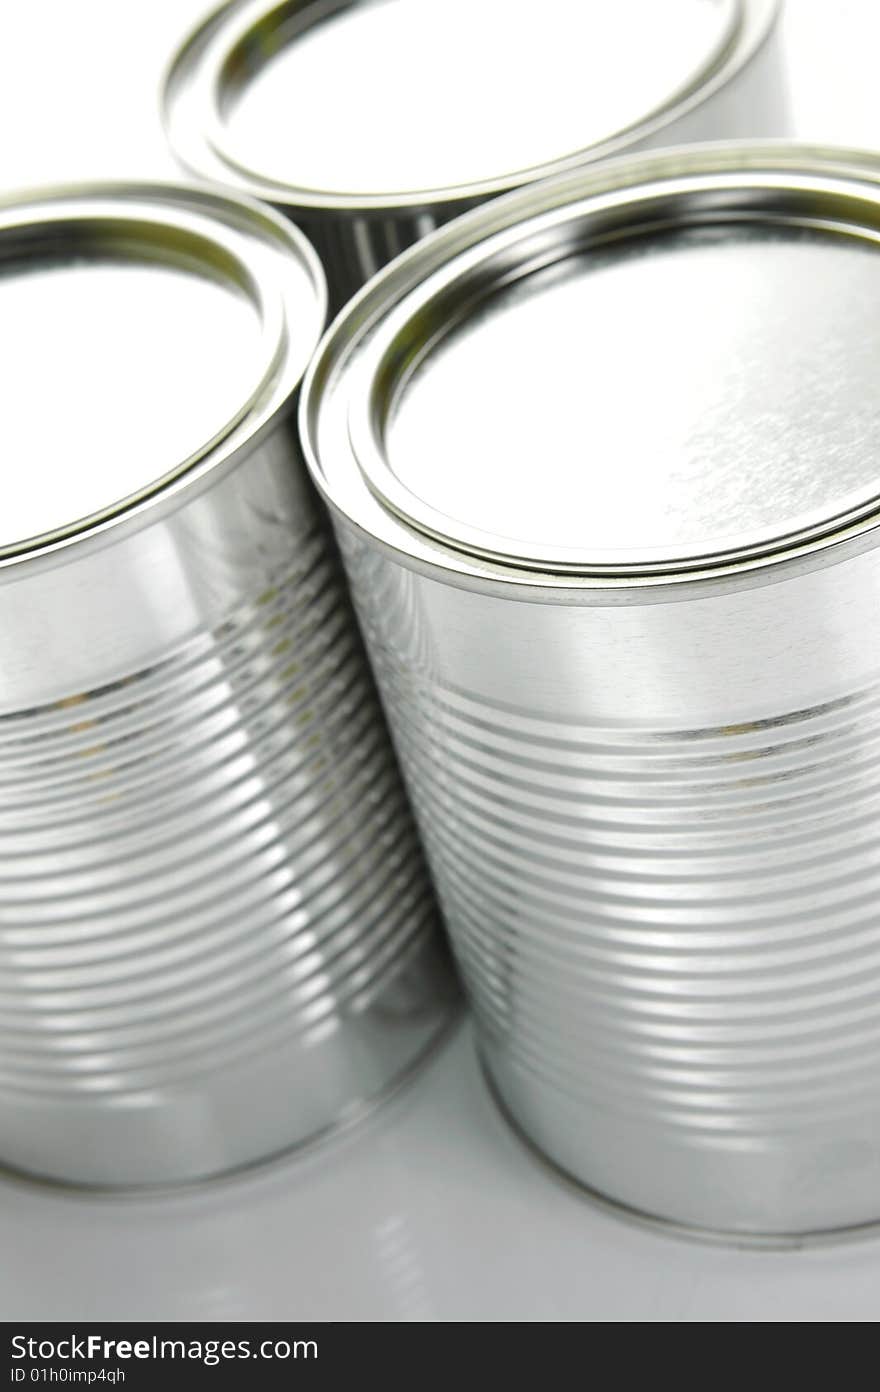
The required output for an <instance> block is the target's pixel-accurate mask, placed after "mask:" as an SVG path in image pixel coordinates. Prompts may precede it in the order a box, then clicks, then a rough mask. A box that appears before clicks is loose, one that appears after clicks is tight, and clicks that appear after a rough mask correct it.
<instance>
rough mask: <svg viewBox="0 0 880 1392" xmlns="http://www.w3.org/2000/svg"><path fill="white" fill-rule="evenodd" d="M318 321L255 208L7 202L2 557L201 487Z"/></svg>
mask: <svg viewBox="0 0 880 1392" xmlns="http://www.w3.org/2000/svg"><path fill="white" fill-rule="evenodd" d="M325 312H326V292H325V287H324V282H323V276H322V273H321V270H320V267H319V265H318V263H317V260H316V258H315V256H314V254H313V252H312V251H311V248H310V247H309V246H308V244H307V243H306V242H305V240H304V239H303V238H302V237H301V236H300V235H299V234H298V233H297V232H296V230H295V229H294V228H292V227H290V225H289V224H288V223H287V222H286V220H283V219H281V218H280V217H277V216H276V215H274V214H272V213H269V212H264V211H263V210H261V209H259V208H258V207H257V206H256V205H254V204H250V203H245V202H241V201H239V200H230V199H226V198H218V197H215V196H213V195H210V194H202V193H199V192H196V191H191V190H185V189H182V188H174V187H169V188H165V187H154V186H146V185H145V186H137V185H132V186H122V185H106V186H94V187H83V188H70V189H60V190H52V191H46V192H42V193H38V194H34V195H31V196H28V197H25V198H21V199H16V200H15V201H4V202H3V203H2V204H0V380H2V382H3V424H2V436H3V453H4V459H5V466H4V467H5V471H6V478H7V486H6V487H5V489H4V495H3V506H2V508H0V559H8V558H11V557H13V556H15V555H21V554H23V553H30V552H33V551H34V550H37V549H41V548H43V547H46V546H49V545H53V544H55V543H59V542H63V541H65V540H66V539H70V538H72V537H74V536H78V535H80V534H82V533H84V532H86V531H92V530H94V529H95V528H100V527H101V526H102V525H107V524H109V523H110V522H112V521H113V519H115V518H118V517H120V516H121V515H122V514H125V513H128V512H130V511H132V510H133V509H136V508H138V507H141V506H143V505H145V504H146V503H147V502H148V501H150V500H155V499H157V498H158V496H159V495H164V494H167V493H170V492H171V491H173V489H174V488H175V486H183V485H184V484H185V485H187V486H189V485H190V483H191V482H193V481H197V480H198V479H202V480H204V479H205V478H206V476H207V474H208V472H209V471H212V470H214V469H216V468H218V467H220V466H221V464H222V463H223V462H224V461H227V460H229V459H231V458H232V456H233V455H234V454H235V452H236V451H237V450H239V449H240V448H242V447H243V446H244V445H245V444H246V442H247V441H248V440H249V439H250V438H252V437H253V435H254V434H255V433H256V432H257V431H258V430H259V429H260V427H261V426H262V425H263V424H264V423H265V421H266V420H267V419H268V417H269V416H270V415H272V414H273V413H274V412H275V411H277V410H278V409H279V407H280V406H281V405H282V404H283V403H284V402H285V401H286V400H287V399H288V398H289V397H290V394H291V392H292V390H293V389H294V387H295V386H296V385H297V383H298V382H299V379H300V377H301V375H302V373H303V371H304V369H305V366H306V363H307V362H308V359H309V356H310V354H311V352H312V351H313V349H314V347H315V345H316V343H317V341H318V338H319V336H320V332H321V329H322V327H323V322H324V317H325Z"/></svg>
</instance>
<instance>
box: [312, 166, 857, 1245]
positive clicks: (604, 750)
mask: <svg viewBox="0 0 880 1392" xmlns="http://www.w3.org/2000/svg"><path fill="white" fill-rule="evenodd" d="M878 170H880V164H878V161H877V159H876V158H873V157H869V156H858V155H855V154H852V155H848V154H846V153H844V152H834V151H823V150H819V149H808V148H805V147H797V146H792V147H786V146H774V145H772V144H758V145H753V146H737V145H718V146H713V145H704V146H702V147H691V148H690V150H688V149H684V148H683V149H680V150H677V151H672V152H668V153H665V154H654V155H651V156H640V157H635V156H633V157H626V158H624V159H621V160H617V161H609V162H608V163H607V164H606V165H604V166H596V167H594V168H590V167H584V168H583V169H581V170H580V171H576V172H574V173H569V174H567V175H565V176H562V177H560V178H556V179H553V180H548V181H547V182H545V183H544V184H543V185H541V186H535V187H532V188H528V189H523V190H520V191H518V192H516V193H514V194H511V195H510V196H508V197H507V198H504V199H500V200H497V201H495V202H493V203H491V204H487V205H485V206H484V207H483V208H482V209H479V210H477V211H476V212H473V213H471V214H468V215H467V216H465V217H463V218H461V219H459V221H458V222H457V223H455V224H450V226H448V227H446V228H443V229H441V230H440V231H438V232H437V233H435V234H433V236H431V237H430V238H428V239H427V240H426V241H424V242H422V243H421V244H420V245H419V246H417V247H415V248H413V249H412V250H411V251H410V252H408V253H407V254H406V255H405V256H403V257H401V258H400V259H399V260H398V261H396V262H395V263H394V264H393V265H392V266H390V267H388V268H387V269H386V271H385V272H383V273H382V275H381V276H380V277H378V278H377V280H376V281H374V282H373V283H372V284H371V285H370V286H368V287H367V288H366V289H365V290H364V291H363V292H362V293H361V294H360V296H358V298H357V299H356V300H355V302H354V303H353V305H352V306H351V307H350V309H349V310H348V311H346V312H345V313H344V314H343V315H342V316H341V317H340V318H339V319H338V320H337V321H336V324H335V326H334V328H333V329H332V330H331V331H330V333H329V335H328V336H327V338H326V339H325V341H324V344H323V347H322V349H321V350H320V352H319V354H318V355H317V357H316V359H315V360H314V362H313V365H312V367H311V368H310V370H309V374H308V377H307V383H306V387H305V389H304V396H303V401H302V407H301V429H302V433H303V436H304V440H305V445H306V452H307V457H308V459H309V462H310V466H311V468H312V471H313V474H314V477H315V479H316V481H317V482H318V484H319V486H320V487H321V488H322V489H323V491H324V493H325V496H326V497H327V498H328V499H329V501H330V503H331V505H332V507H333V509H334V513H335V521H336V526H337V530H338V534H339V537H340V541H341V543H342V547H343V550H344V554H345V556H346V559H347V565H348V569H349V575H350V578H351V581H352V585H353V589H354V592H355V596H356V602H357V604H358V607H359V609H360V613H361V616H362V623H363V626H364V629H365V632H366V635H367V640H368V647H369V650H370V653H371V655H372V660H373V663H374V666H375V669H376V671H377V673H378V675H379V679H380V685H381V688H382V691H383V693H384V698H385V703H386V707H387V709H388V711H389V714H390V717H391V723H392V728H393V733H394V735H395V738H396V741H397V745H398V748H399V751H400V753H401V755H402V758H403V762H404V766H405V772H406V775H407V778H408V780H409V786H410V789H411V791H412V794H413V797H414V799H415V803H416V807H417V812H418V816H419V820H420V824H421V829H422V832H423V836H424V840H425V843H426V845H427V847H428V852H429V859H430V862H431V864H432V867H433V871H434V876H435V880H436V883H437V885H438V888H439V893H440V897H441V901H442V904H443V906H444V908H445V916H446V919H447V922H448V924H449V927H450V931H451V934H452V939H453V943H454V947H455V951H456V954H457V957H458V961H459V963H460V965H461V968H462V971H463V973H464V977H465V980H466V984H467V987H468V990H469V994H470V997H471V1000H472V1002H473V1005H474V1009H475V1012H476V1017H477V1022H478V1034H479V1048H480V1051H481V1054H482V1058H483V1061H484V1064H485V1068H486V1071H487V1073H488V1076H489V1079H490V1080H491V1084H492V1087H493V1089H494V1091H495V1092H496V1094H497V1096H498V1098H499V1099H500V1101H501V1104H502V1106H503V1108H504V1109H505V1111H506V1112H507V1113H508V1114H509V1116H510V1117H511V1118H512V1119H513V1120H514V1122H515V1124H516V1126H517V1127H518V1128H519V1129H520V1131H521V1132H522V1133H523V1134H524V1135H525V1136H526V1137H528V1138H529V1139H530V1140H531V1142H532V1143H533V1144H534V1145H535V1146H536V1147H537V1148H538V1149H539V1150H540V1151H541V1152H542V1153H543V1154H544V1155H545V1156H547V1157H548V1158H549V1159H550V1160H551V1161H552V1162H553V1163H554V1164H555V1165H556V1166H557V1167H559V1168H560V1169H561V1170H563V1171H565V1172H566V1173H567V1174H568V1175H570V1176H572V1177H574V1178H575V1179H576V1180H578V1181H579V1182H580V1183H581V1184H582V1185H584V1186H586V1187H587V1188H588V1189H589V1190H591V1191H593V1192H594V1193H595V1194H598V1195H600V1196H602V1197H604V1198H606V1199H609V1200H611V1201H613V1202H614V1203H616V1204H617V1205H620V1206H622V1207H624V1208H625V1209H627V1210H628V1211H630V1212H631V1213H636V1214H639V1215H642V1216H648V1217H650V1218H654V1219H662V1220H664V1221H666V1222H668V1223H672V1224H675V1225H678V1226H680V1227H682V1228H686V1229H688V1230H690V1231H695V1232H696V1231H699V1232H703V1233H706V1232H710V1233H715V1234H718V1235H725V1234H726V1235H731V1234H732V1235H735V1236H736V1237H737V1238H738V1239H740V1238H747V1237H753V1238H755V1239H756V1240H777V1241H785V1240H787V1239H794V1240H801V1239H802V1238H803V1236H804V1235H806V1234H811V1233H821V1232H829V1231H834V1232H837V1231H840V1230H843V1229H849V1228H856V1227H859V1226H860V1225H863V1224H868V1223H871V1222H873V1221H875V1220H876V1219H877V1218H878V1216H880V1201H878V1189H877V1166H878V1157H880V1081H878V1079H880V916H878V898H877V893H878V888H880V840H878V834H877V818H876V811H877V805H878V798H880V779H878V750H880V655H878V651H877V646H876V643H875V641H874V629H875V626H876V625H875V618H876V613H877V606H878V603H880V551H878V545H877V543H878V537H880V526H878V523H880V418H878V414H877V406H876V364H877V361H878V353H880V321H878V319H877V316H876V313H875V306H876V303H877V298H876V296H877V293H878V292H880V249H878V248H880V181H878Z"/></svg>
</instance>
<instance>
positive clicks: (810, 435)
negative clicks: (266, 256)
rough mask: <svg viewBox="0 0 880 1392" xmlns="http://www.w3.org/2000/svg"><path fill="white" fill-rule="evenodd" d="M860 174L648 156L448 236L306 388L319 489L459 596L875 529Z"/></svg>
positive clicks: (385, 282) (871, 367)
mask: <svg viewBox="0 0 880 1392" xmlns="http://www.w3.org/2000/svg"><path fill="white" fill-rule="evenodd" d="M867 158H869V157H866V159H867ZM849 163H850V167H845V162H844V161H843V157H842V156H841V157H840V158H838V159H837V160H836V161H835V158H834V157H833V156H831V155H826V156H824V157H823V156H822V155H821V154H819V153H817V152H805V151H798V150H797V148H796V147H781V148H780V149H778V150H777V149H775V148H774V147H772V146H768V147H766V148H762V147H760V146H756V147H752V148H751V149H749V148H742V149H738V148H733V147H725V146H721V147H714V148H713V147H711V146H710V147H705V146H704V147H702V148H699V147H697V148H694V149H692V150H691V151H684V150H683V151H678V152H673V153H672V154H666V155H658V156H652V157H641V158H639V159H637V158H634V157H632V158H629V159H627V160H620V161H616V162H615V163H614V164H612V165H608V166H606V169H605V170H604V171H602V170H598V169H596V170H589V169H585V170H583V171H581V172H579V173H577V174H573V175H567V176H565V177H564V178H559V179H557V180H554V181H550V182H548V183H545V184H544V185H541V186H539V187H534V188H532V189H527V190H522V191H520V192H518V193H515V194H512V195H511V196H510V197H508V198H506V199H504V200H502V201H501V202H498V203H494V204H489V205H486V207H485V208H483V209H479V210H477V212H475V213H472V214H470V215H469V216H468V217H467V218H465V219H460V220H459V221H458V222H457V224H455V225H454V226H451V227H449V228H446V229H443V230H441V231H440V232H439V233H436V234H434V235H433V236H432V237H430V238H429V239H427V240H426V241H425V242H423V243H422V244H421V245H420V246H418V247H417V248H415V249H414V250H413V251H411V252H410V253H408V254H407V256H406V257H404V258H401V259H400V260H399V261H398V262H397V263H396V265H394V266H392V267H391V268H390V269H389V270H388V271H386V272H385V273H384V275H383V276H382V277H381V278H380V280H379V281H377V282H374V285H373V287H371V288H370V287H368V289H367V290H366V291H365V292H363V293H362V294H361V296H360V297H359V298H358V300H357V301H356V302H355V305H354V307H353V308H352V309H351V310H350V311H348V312H347V313H345V314H344V315H343V316H342V317H341V319H340V320H338V321H337V324H336V326H335V329H334V330H333V331H332V332H331V333H330V334H329V335H328V337H327V339H326V340H325V342H324V345H323V348H322V350H321V352H320V353H319V356H318V359H317V362H316V363H315V364H314V365H313V368H312V370H311V372H310V378H309V385H308V387H307V399H306V400H305V401H304V403H303V417H302V422H303V431H304V435H305V438H306V443H307V447H308V449H309V451H310V453H311V463H312V468H313V471H314V473H315V477H316V479H317V481H318V483H319V485H320V486H321V487H322V488H323V489H324V491H325V492H326V494H327V496H328V497H329V499H330V501H331V502H332V503H333V504H334V506H336V507H337V508H338V509H339V510H340V511H342V512H343V513H344V514H345V515H346V516H348V517H349V518H350V519H351V520H352V521H354V522H355V523H356V524H357V525H358V526H359V527H360V528H361V529H363V530H366V531H368V532H372V533H373V534H374V535H375V536H377V537H378V538H379V539H381V540H382V541H384V542H386V543H389V544H391V545H394V546H395V547H396V548H397V549H399V550H401V551H404V552H407V553H408V554H410V555H411V556H414V557H417V558H420V559H430V560H431V561H433V562H434V563H435V564H439V565H441V566H442V567H444V568H445V569H448V570H452V571H456V570H457V571H459V572H461V573H465V574H466V573H470V574H479V573H480V571H481V568H482V570H483V572H484V573H485V570H486V566H487V565H488V566H490V567H495V568H497V567H504V568H507V569H508V570H516V571H521V572H528V571H532V572H534V571H539V572H543V573H544V574H547V575H551V574H556V575H561V574H568V575H570V576H572V577H578V576H579V577H582V578H588V577H594V578H596V579H601V578H602V577H604V578H606V579H609V578H613V577H623V578H627V577H628V578H630V579H638V578H639V577H649V576H652V575H663V574H672V575H675V574H679V575H681V574H686V573H687V574H693V573H694V572H699V571H705V570H712V569H718V568H722V567H730V566H737V565H742V564H748V563H755V562H759V561H761V560H762V559H767V558H771V557H773V556H779V555H781V554H784V553H785V554H790V553H791V552H792V551H793V550H796V549H799V548H805V547H813V546H816V545H821V544H825V543H827V542H828V541H829V540H832V539H834V538H836V537H839V536H840V535H841V533H842V532H844V531H845V530H846V529H853V528H858V527H860V526H862V527H873V526H875V525H876V522H877V519H878V512H880V399H878V394H877V389H876V382H877V364H878V362H880V316H878V314H877V311H876V307H877V304H878V303H880V189H878V186H877V184H876V182H875V179H876V170H877V161H876V160H874V161H873V163H872V164H871V165H870V166H868V165H866V166H865V167H864V168H862V169H859V168H856V167H853V166H852V161H851V160H850V162H849Z"/></svg>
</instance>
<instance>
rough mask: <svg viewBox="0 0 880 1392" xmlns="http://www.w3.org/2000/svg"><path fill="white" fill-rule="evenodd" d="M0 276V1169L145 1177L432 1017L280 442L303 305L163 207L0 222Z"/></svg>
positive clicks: (285, 431)
mask: <svg viewBox="0 0 880 1392" xmlns="http://www.w3.org/2000/svg"><path fill="white" fill-rule="evenodd" d="M0 256H2V258H3V262H4V278H3V285H2V287H0V298H2V301H3V306H2V308H3V314H2V322H3V325H4V336H3V344H2V347H3V349H5V352H4V353H3V356H4V363H3V367H4V381H5V382H6V384H7V388H8V394H7V402H8V405H7V413H6V423H5V425H6V431H7V445H8V453H9V457H10V458H11V459H14V460H15V461H16V466H17V475H16V480H15V487H14V488H12V486H10V490H9V506H8V507H7V509H6V512H5V515H4V519H3V531H2V533H0V648H2V652H3V662H2V664H0V786H2V796H0V1138H2V1139H0V1162H2V1163H3V1164H5V1165H6V1166H9V1167H12V1168H15V1169H18V1170H22V1171H27V1172H29V1173H31V1174H35V1175H38V1176H41V1177H43V1178H49V1179H54V1180H59V1181H63V1182H68V1183H72V1184H78V1185H86V1186H98V1187H120V1186H150V1185H159V1184H161V1185H166V1184H176V1183H179V1182H182V1181H187V1180H192V1179H197V1178H203V1177H206V1176H208V1175H212V1174H216V1173H219V1172H221V1171H227V1170H231V1169H235V1168H238V1167H240V1166H243V1165H248V1164H251V1163H254V1162H256V1161H259V1160H262V1159H264V1158H266V1157H268V1156H270V1155H272V1154H275V1153H278V1152H280V1151H282V1150H285V1149H288V1148H290V1147H291V1146H294V1145H296V1144H299V1143H302V1142H305V1141H307V1140H310V1139H312V1138H314V1137H315V1136H317V1135H319V1134H321V1133H323V1132H326V1131H328V1130H330V1129H332V1128H333V1127H335V1126H338V1125H340V1124H342V1123H344V1122H346V1121H349V1120H351V1119H353V1118H354V1117H355V1116H357V1115H358V1114H359V1113H360V1112H362V1111H363V1110H364V1109H365V1108H367V1107H368V1106H369V1105H370V1104H371V1103H373V1102H374V1101H375V1100H376V1099H377V1098H378V1097H379V1096H380V1095H382V1094H384V1093H385V1092H386V1091H387V1090H388V1089H389V1088H390V1087H391V1086H393V1085H394V1083H395V1082H397V1081H398V1080H400V1079H401V1078H402V1077H404V1076H406V1075H407V1073H408V1072H409V1071H410V1070H411V1069H412V1068H413V1067H414V1066H415V1064H416V1063H417V1061H418V1060H419V1059H420V1058H421V1057H422V1056H424V1054H425V1052H426V1051H427V1050H428V1049H429V1047H430V1045H431V1043H432V1042H433V1041H434V1040H435V1039H436V1038H437V1037H438V1036H439V1033H440V1032H441V1031H442V1029H443V1027H444V1025H445V1024H446V1022H447V1021H448V1019H449V1017H450V1012H451V1010H452V1008H453V1004H454V996H455V993H454V988H453V986H452V984H451V978H450V976H449V971H448V967H447V965H446V963H445V957H444V949H443V946H442V944H441V943H440V941H439V938H438V927H437V921H436V916H435V909H434V903H433V897H432V894H431V890H430V886H429V884H428V880H427V877H426V873H425V869H424V864H423V860H422V856H421V851H420V849H419V847H418V844H417V841H416V836H415V833H414V830H413V827H412V824H411V816H410V812H409V808H408V805H407V801H406V797H405V794H404V791H403V788H402V785H401V782H400V777H399V772H398V769H397V765H396V762H395V758H394V755H393V752H392V750H391V747H390V744H389V742H388V738H387V734H386V731H385V728H384V724H383V720H382V716H381V711H380V708H379V704H378V701H377V699H376V695H375V691H374V687H373V683H372V680H371V677H370V673H369V669H368V666H367V663H366V660H365V656H364V653H363V649H362V644H361V639H360V636H359V634H358V631H357V626H356V622H355V619H354V616H353V614H352V612H351V610H350V605H349V600H348V597H347V594H346V588H345V582H344V578H343V576H342V573H341V569H340V566H339V561H338V557H337V553H336V550H335V547H334V544H333V540H332V536H331V534H330V530H329V528H328V526H327V522H326V519H325V516H324V512H323V509H322V507H321V505H320V503H319V502H318V500H317V499H316V498H315V496H314V494H313V490H312V487H311V485H310V483H309V481H308V479H307V477H306V474H305V471H304V469H303V467H302V461H301V457H300V454H299V449H298V444H297V439H296V431H295V425H294V421H293V419H292V412H293V410H294V408H295V404H296V393H297V388H298V384H299V380H300V378H301V375H302V372H303V369H304V367H305V364H306V362H307V360H308V357H309V355H310V353H311V351H312V350H313V348H314V345H315V343H316V342H317V340H318V336H319V334H320V331H321V328H322V325H323V322H324V318H325V310H326V293H325V288H324V280H323V275H322V272H321V268H320V265H319V263H318V261H317V258H316V257H315V255H314V253H313V251H312V250H311V248H310V247H309V245H308V243H307V242H306V240H305V239H304V238H303V237H302V236H301V234H299V233H298V232H297V231H296V229H294V228H292V227H291V226H290V224H289V223H287V222H286V221H285V220H284V219H282V218H280V217H278V216H277V215H276V214H273V213H272V212H270V211H268V210H266V209H263V208H261V207H260V206H259V205H258V204H256V203H253V202H250V201H247V200H238V199H231V198H223V197H219V196H216V195H213V194H209V193H206V192H201V191H197V190H194V189H185V188H182V187H180V188H178V187H165V186H152V185H150V186H147V185H131V186H129V185H118V184H117V185H106V186H105V185H101V186H94V187H93V186H88V187H81V188H69V189H57V190H51V191H46V192H43V193H40V194H35V195H33V196H31V197H29V198H26V199H25V198H21V199H17V200H16V201H14V202H7V203H6V204H4V205H3V207H2V209H0ZM10 431H11V435H10Z"/></svg>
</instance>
